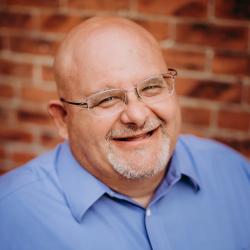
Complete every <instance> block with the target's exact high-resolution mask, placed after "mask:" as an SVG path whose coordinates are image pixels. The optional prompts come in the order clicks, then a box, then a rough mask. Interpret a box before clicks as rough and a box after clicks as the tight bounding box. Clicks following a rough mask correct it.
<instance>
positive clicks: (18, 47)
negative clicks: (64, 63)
mask: <svg viewBox="0 0 250 250" xmlns="http://www.w3.org/2000/svg"><path fill="white" fill-rule="evenodd" d="M57 46H58V43H57V42H52V41H48V40H45V39H43V38H29V37H12V38H11V39H10V48H11V50H13V51H16V52H23V53H32V54H39V55H54V54H55V52H56V48H57Z"/></svg>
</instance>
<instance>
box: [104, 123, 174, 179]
mask: <svg viewBox="0 0 250 250" xmlns="http://www.w3.org/2000/svg"><path fill="white" fill-rule="evenodd" d="M160 129H161V131H162V134H163V139H162V145H161V147H160V150H159V152H158V153H157V154H156V155H150V156H148V157H150V162H154V164H152V163H151V164H152V165H151V166H148V164H150V163H149V160H148V159H149V158H148V157H147V155H145V154H148V153H147V149H144V148H141V149H137V150H133V152H132V154H133V158H134V159H137V160H136V162H135V160H130V159H123V158H122V157H121V156H119V152H117V150H116V149H115V148H114V147H112V145H111V144H110V143H108V145H107V158H108V161H109V163H110V164H111V166H112V167H113V169H114V170H115V171H116V172H117V173H119V174H120V175H121V176H123V177H125V178H127V179H134V180H136V179H142V178H148V177H152V176H154V175H156V174H158V173H159V172H161V171H163V170H164V169H165V168H166V167H167V163H168V160H169V157H170V139H169V137H168V135H167V132H166V130H165V128H164V127H163V126H161V128H160ZM151 159H152V160H151Z"/></svg>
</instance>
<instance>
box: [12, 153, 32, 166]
mask: <svg viewBox="0 0 250 250" xmlns="http://www.w3.org/2000/svg"><path fill="white" fill-rule="evenodd" d="M35 156H36V155H35V154H33V153H26V152H14V153H13V154H12V155H11V156H10V159H11V160H13V161H14V162H15V163H18V164H20V165H21V164H24V163H26V162H27V161H30V160H31V159H33V158H34V157H35Z"/></svg>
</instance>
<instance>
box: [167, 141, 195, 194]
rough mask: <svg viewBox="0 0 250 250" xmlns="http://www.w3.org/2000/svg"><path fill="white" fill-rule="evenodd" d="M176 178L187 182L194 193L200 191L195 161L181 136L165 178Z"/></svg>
mask: <svg viewBox="0 0 250 250" xmlns="http://www.w3.org/2000/svg"><path fill="white" fill-rule="evenodd" d="M178 176H179V177H181V179H186V180H188V182H189V183H190V184H191V185H192V186H193V187H194V188H195V190H196V191H198V190H200V179H199V176H198V173H197V171H196V164H195V161H194V159H193V157H192V155H191V153H190V151H189V149H188V147H187V145H186V143H185V142H184V140H183V138H182V137H181V136H180V137H179V140H178V142H177V145H176V148H175V151H174V154H173V156H172V160H171V164H170V168H169V171H168V175H167V177H166V178H167V179H168V178H171V177H172V179H174V177H178ZM183 177H184V178H183ZM170 181H171V180H170ZM168 182H169V180H168Z"/></svg>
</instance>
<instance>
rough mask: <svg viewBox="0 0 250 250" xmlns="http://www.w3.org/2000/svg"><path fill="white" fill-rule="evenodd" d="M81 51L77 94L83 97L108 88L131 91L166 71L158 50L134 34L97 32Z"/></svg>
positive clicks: (79, 53) (127, 32)
mask: <svg viewBox="0 0 250 250" xmlns="http://www.w3.org/2000/svg"><path fill="white" fill-rule="evenodd" d="M77 47H78V50H77V51H76V52H77V53H75V55H74V62H75V72H76V74H77V79H78V84H77V86H76V88H75V90H76V93H79V94H81V95H88V94H91V93H93V92H96V91H98V90H100V89H105V88H129V87H131V85H134V84H136V83H137V82H138V81H141V80H143V79H145V78H148V77H150V76H151V75H156V74H159V73H163V72H165V71H166V65H165V62H164V59H163V57H162V54H161V52H160V50H159V48H158V46H156V44H154V43H153V42H152V41H150V40H149V39H147V38H146V37H145V36H143V35H141V34H137V33H136V32H135V31H133V30H126V29H116V28H110V29H105V30H101V31H100V30H96V31H93V32H92V33H91V34H89V36H88V38H87V39H85V41H84V43H81V42H80V44H79V46H77Z"/></svg>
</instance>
